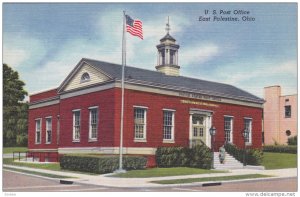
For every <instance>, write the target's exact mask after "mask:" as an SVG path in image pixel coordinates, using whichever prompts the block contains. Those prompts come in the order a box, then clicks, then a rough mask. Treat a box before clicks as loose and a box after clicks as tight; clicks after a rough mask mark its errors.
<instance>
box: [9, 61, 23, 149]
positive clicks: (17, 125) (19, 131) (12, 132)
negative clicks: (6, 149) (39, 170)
mask: <svg viewBox="0 0 300 197" xmlns="http://www.w3.org/2000/svg"><path fill="white" fill-rule="evenodd" d="M24 86H25V83H24V82H23V81H21V80H20V79H19V74H18V72H17V71H14V70H13V69H12V68H10V67H9V66H8V65H6V64H3V145H4V146H26V145H27V128H28V126H27V117H28V115H27V111H28V103H24V102H23V100H24V98H25V96H26V95H27V92H26V91H25V90H24Z"/></svg>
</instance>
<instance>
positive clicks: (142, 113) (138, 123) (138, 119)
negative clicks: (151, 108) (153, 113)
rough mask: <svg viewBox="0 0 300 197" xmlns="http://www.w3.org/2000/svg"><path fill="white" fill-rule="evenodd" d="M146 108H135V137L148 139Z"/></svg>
mask: <svg viewBox="0 0 300 197" xmlns="http://www.w3.org/2000/svg"><path fill="white" fill-rule="evenodd" d="M146 112H147V110H146V109H145V108H134V138H135V139H138V140H140V139H142V140H145V139H146V116H147V113H146Z"/></svg>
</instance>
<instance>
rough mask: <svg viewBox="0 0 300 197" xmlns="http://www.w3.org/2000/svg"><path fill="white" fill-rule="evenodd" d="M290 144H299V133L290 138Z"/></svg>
mask: <svg viewBox="0 0 300 197" xmlns="http://www.w3.org/2000/svg"><path fill="white" fill-rule="evenodd" d="M288 145H297V135H295V136H293V137H289V138H288Z"/></svg>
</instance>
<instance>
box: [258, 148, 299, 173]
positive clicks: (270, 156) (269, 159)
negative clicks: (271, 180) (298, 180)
mask: <svg viewBox="0 0 300 197" xmlns="http://www.w3.org/2000/svg"><path fill="white" fill-rule="evenodd" d="M262 165H263V166H265V168H266V169H267V170H270V169H281V168H297V154H289V153H271V152H264V159H263V162H262Z"/></svg>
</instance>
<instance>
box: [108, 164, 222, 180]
mask: <svg viewBox="0 0 300 197" xmlns="http://www.w3.org/2000/svg"><path fill="white" fill-rule="evenodd" d="M226 172H227V171H221V170H206V169H199V168H188V167H176V168H150V169H145V170H131V171H128V172H126V173H120V174H114V175H111V177H119V178H148V177H165V176H182V175H192V174H211V173H226Z"/></svg>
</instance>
